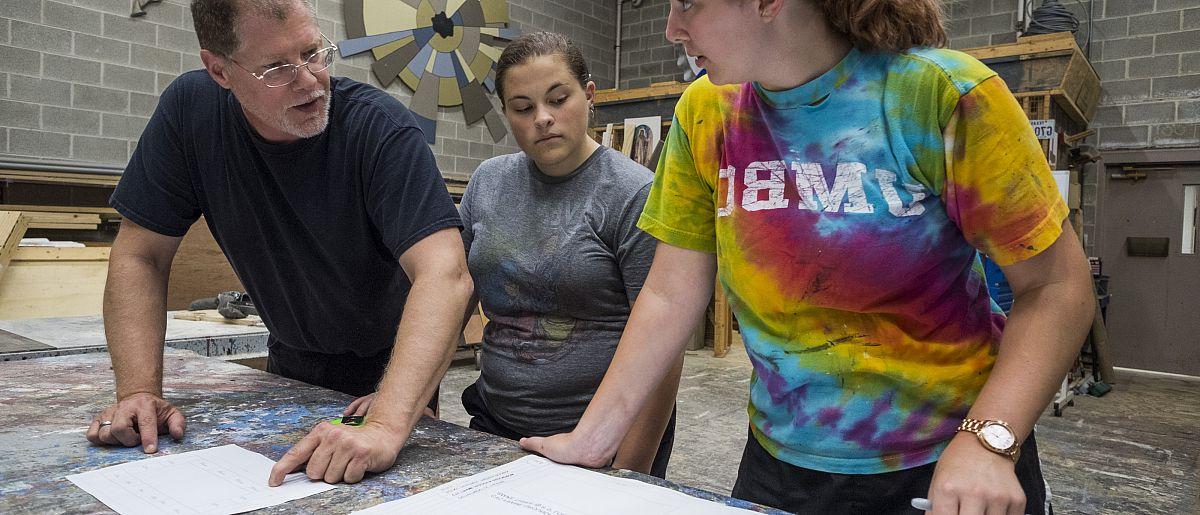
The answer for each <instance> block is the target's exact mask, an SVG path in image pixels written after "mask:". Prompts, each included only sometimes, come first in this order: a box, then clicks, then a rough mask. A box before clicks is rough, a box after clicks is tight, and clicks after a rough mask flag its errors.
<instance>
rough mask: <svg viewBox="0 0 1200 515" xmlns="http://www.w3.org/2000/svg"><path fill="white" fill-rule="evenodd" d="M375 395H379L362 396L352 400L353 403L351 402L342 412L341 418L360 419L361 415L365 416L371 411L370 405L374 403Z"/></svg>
mask: <svg viewBox="0 0 1200 515" xmlns="http://www.w3.org/2000/svg"><path fill="white" fill-rule="evenodd" d="M376 395H379V393H378V392H376V393H372V394H370V395H364V396H362V397H359V398H357V399H354V402H351V403H350V405H349V406H347V407H346V409H344V410H342V416H343V417H349V416H355V417H361V416H363V415H366V414H367V410H369V409H371V403H373V402H375V396H376Z"/></svg>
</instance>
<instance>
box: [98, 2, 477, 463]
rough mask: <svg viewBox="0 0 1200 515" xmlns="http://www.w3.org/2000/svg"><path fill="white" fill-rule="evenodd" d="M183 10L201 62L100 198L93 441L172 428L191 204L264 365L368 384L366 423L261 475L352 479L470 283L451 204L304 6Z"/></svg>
mask: <svg viewBox="0 0 1200 515" xmlns="http://www.w3.org/2000/svg"><path fill="white" fill-rule="evenodd" d="M191 10H192V17H193V19H194V22H195V27H196V35H197V37H198V39H199V41H200V47H201V49H202V50H201V51H200V58H201V60H202V61H203V63H204V67H205V69H204V70H196V71H192V72H188V73H185V74H183V75H181V76H180V77H179V78H178V79H177V80H175V82H173V83H172V84H171V85H170V86H169V87H168V88H167V89H166V90H165V91H163V93H162V96H161V98H160V99H159V104H158V108H157V109H156V110H155V113H154V115H153V117H152V118H151V119H150V121H149V123H148V124H147V126H146V129H145V131H144V132H143V134H142V136H141V138H140V140H139V143H138V147H137V150H136V151H135V152H134V155H133V157H132V158H131V159H130V162H129V165H128V167H127V168H126V170H125V173H124V175H123V176H122V178H121V182H120V184H119V185H118V186H117V189H116V192H115V193H114V194H113V196H112V199H111V204H112V205H113V207H114V208H116V209H117V210H118V211H119V212H120V213H121V214H122V216H124V218H125V221H124V222H123V223H122V226H121V231H120V233H119V234H118V236H117V239H116V241H115V242H114V243H113V249H112V253H111V258H110V264H109V279H108V284H107V288H106V291H105V298H104V321H105V332H106V335H107V337H108V346H109V350H110V352H111V354H112V361H113V371H114V374H115V375H116V390H117V392H116V393H117V402H116V403H115V404H113V405H112V406H109V407H108V408H106V409H105V410H103V411H102V412H101V413H100V414H98V415H97V416H96V417H95V419H94V420H93V421H92V423H91V425H90V426H89V428H88V432H87V437H88V440H90V441H92V442H93V443H97V444H107V445H126V446H136V445H139V444H141V445H142V447H143V450H144V451H145V452H147V453H154V452H156V451H157V450H158V445H157V443H158V440H157V437H158V435H159V434H160V433H169V434H170V435H171V436H172V437H174V438H176V439H178V438H181V437H182V436H183V432H184V426H185V422H184V416H183V415H182V414H181V412H180V411H179V410H178V409H177V408H175V407H174V406H173V405H172V404H171V403H170V402H168V401H167V400H165V399H164V398H163V391H162V370H163V362H162V348H163V335H164V330H165V326H164V324H165V321H164V317H163V312H164V310H165V296H166V287H167V278H168V274H169V271H170V267H171V260H172V258H173V256H174V254H175V251H176V250H177V248H178V246H179V242H180V240H181V239H182V236H183V235H184V234H185V233H186V232H187V230H188V228H189V227H190V226H191V225H192V223H193V222H195V221H196V220H197V219H198V217H199V216H201V215H203V216H204V219H205V222H206V223H207V224H208V226H209V228H210V230H211V231H212V234H213V236H214V237H215V239H216V241H217V243H218V244H219V245H220V246H221V249H222V250H223V251H224V252H225V255H226V256H227V257H228V258H229V262H230V264H232V265H233V268H234V270H235V271H236V272H237V275H238V277H239V278H240V279H241V280H242V283H243V284H244V285H245V287H246V289H247V291H248V292H249V293H250V294H251V296H252V297H253V298H254V302H255V304H256V307H257V308H258V311H259V314H260V315H261V316H262V318H263V321H264V322H265V323H266V325H267V328H268V329H270V332H271V336H270V340H269V342H268V344H269V347H270V351H269V355H268V365H267V368H268V371H271V372H274V373H277V374H280V375H283V376H286V377H290V378H294V379H298V380H301V381H305V382H308V383H311V384H316V385H320V386H325V387H327V388H331V389H335V390H339V391H342V392H345V393H348V394H351V395H356V396H362V395H367V394H371V393H373V392H376V391H378V394H377V397H376V398H375V399H374V402H373V404H372V405H371V408H370V409H371V411H370V414H369V416H368V417H367V420H366V422H365V423H364V424H363V425H361V426H357V427H349V426H345V425H337V426H335V425H332V424H328V423H322V424H320V425H318V426H317V428H315V429H314V430H313V431H312V433H310V434H309V435H308V436H307V437H305V438H304V439H303V440H301V441H300V442H299V443H298V444H297V445H296V446H295V447H293V449H292V450H291V451H289V452H288V454H287V455H286V456H285V457H284V459H282V460H280V463H279V465H278V466H277V467H276V469H277V470H275V471H273V473H272V476H271V479H270V482H271V483H272V484H278V483H279V481H280V480H281V479H282V476H283V474H284V473H286V472H291V470H292V469H295V468H297V467H299V466H300V465H302V464H304V463H305V462H307V463H308V466H307V472H308V474H309V476H310V477H312V478H314V479H324V480H325V481H328V482H331V483H332V482H338V481H343V480H344V481H347V482H355V481H358V480H360V479H362V477H363V474H364V473H365V472H368V471H371V472H376V471H381V470H384V469H387V468H388V467H390V466H391V465H392V463H393V462H394V461H395V459H396V455H397V454H398V453H399V451H400V449H401V447H402V446H403V444H404V442H405V440H406V439H407V438H408V435H409V432H410V431H411V429H412V426H413V424H415V423H416V421H417V419H419V418H420V416H421V414H422V412H423V410H424V408H425V407H426V405H427V401H428V406H429V407H430V408H433V409H436V400H437V396H436V389H437V386H438V383H439V382H440V380H441V377H442V374H443V373H444V372H445V370H446V367H447V366H448V364H449V359H450V356H451V355H452V354H453V350H454V346H455V344H456V343H457V339H458V333H459V330H460V328H461V324H462V321H463V317H464V313H465V311H466V309H467V302H468V300H469V298H470V296H471V293H472V289H471V288H472V286H471V280H470V275H469V274H468V272H467V269H466V264H465V258H464V252H463V244H462V240H461V238H460V237H459V231H458V229H459V227H460V221H459V218H458V213H457V211H456V210H455V207H454V204H453V202H452V201H451V199H450V197H449V194H448V193H447V191H446V187H445V183H444V182H443V180H442V177H441V174H440V173H439V172H438V169H437V166H436V164H435V163H434V159H433V155H432V153H431V152H430V150H429V147H428V145H426V143H425V140H424V138H423V136H422V135H421V133H420V130H419V129H418V128H417V125H416V122H415V120H414V118H413V117H412V116H411V114H410V113H409V112H408V111H407V109H405V108H404V106H403V105H401V104H400V103H399V102H398V101H396V100H395V99H394V98H392V97H391V96H389V95H387V94H386V93H384V92H382V91H379V90H378V89H376V88H373V87H371V86H368V85H364V84H361V83H357V82H355V81H352V80H349V79H346V78H341V77H330V75H329V72H328V70H327V68H328V67H329V65H330V63H331V62H332V59H333V54H334V52H335V51H336V48H335V47H334V45H333V44H332V43H331V42H330V41H329V40H328V39H327V38H325V37H324V36H323V35H322V34H321V33H320V32H319V31H318V28H317V24H316V20H315V17H314V16H313V13H312V8H311V5H309V4H308V2H307V1H306V0H194V1H193V2H192V6H191ZM402 312H403V316H401V313H402ZM391 356H395V357H396V359H394V360H390V362H389V357H391ZM385 368H386V373H385ZM284 469H287V470H284ZM264 479H266V478H264Z"/></svg>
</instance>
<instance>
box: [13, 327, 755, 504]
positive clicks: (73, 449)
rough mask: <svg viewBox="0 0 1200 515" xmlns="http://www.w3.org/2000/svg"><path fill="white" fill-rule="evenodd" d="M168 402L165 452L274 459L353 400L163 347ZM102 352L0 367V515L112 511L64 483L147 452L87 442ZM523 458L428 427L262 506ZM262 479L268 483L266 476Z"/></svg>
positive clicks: (341, 496) (107, 384)
mask: <svg viewBox="0 0 1200 515" xmlns="http://www.w3.org/2000/svg"><path fill="white" fill-rule="evenodd" d="M164 361H165V369H164V370H165V372H164V375H165V382H164V383H165V395H166V397H167V398H168V399H169V400H170V401H172V402H173V403H174V404H175V405H176V406H178V407H179V408H180V409H181V410H183V412H184V414H185V415H186V416H187V423H188V425H187V434H186V436H185V437H184V439H183V441H182V442H172V441H171V440H170V438H169V437H164V439H163V440H161V442H162V443H161V444H160V451H159V452H160V453H180V452H187V451H193V450H198V449H204V448H208V447H214V446H218V445H225V444H231V443H232V444H237V445H240V446H242V447H245V448H247V449H250V450H252V451H255V452H259V453H262V454H263V455H265V456H267V457H269V458H271V459H278V458H279V457H280V456H282V455H283V453H284V452H286V451H287V449H288V448H289V447H290V446H291V444H292V443H293V442H295V441H297V440H299V439H300V438H301V437H302V436H304V435H305V434H306V433H307V431H308V430H309V428H311V427H312V426H313V425H314V424H316V423H317V422H319V421H321V420H323V419H326V418H330V417H334V416H337V415H339V414H340V413H341V410H342V409H343V408H344V407H345V406H346V405H347V404H348V403H349V402H350V400H351V397H349V396H347V395H344V394H341V393H337V392H333V391H330V390H325V389H322V388H318V387H315V386H310V385H306V384H303V383H300V382H296V381H291V380H288V379H284V378H282V377H279V376H275V375H272V374H268V373H265V372H261V371H258V370H254V369H251V368H247V367H243V366H240V365H236V364H233V363H227V362H224V361H220V360H218V359H214V358H206V357H203V356H199V355H197V354H195V353H192V352H188V351H182V350H176V349H166V356H165V360H164ZM112 392H113V378H112V372H111V370H110V368H109V356H108V354H107V353H90V354H76V355H69V356H57V357H50V358H41V359H31V360H25V361H9V362H0V449H3V450H4V453H5V454H4V459H3V460H0V513H6V514H8V513H38V514H41V513H64V512H65V513H92V512H108V509H107V507H105V506H104V505H103V504H101V503H100V502H99V501H97V500H96V499H95V498H94V497H92V496H91V495H88V494H87V493H86V492H84V491H83V490H80V489H79V488H77V487H75V485H73V484H72V483H70V482H69V481H67V480H66V479H64V477H65V476H66V475H68V474H74V473H78V472H84V471H87V470H93V469H97V468H101V467H106V466H109V465H115V464H118V463H124V462H127V461H132V460H138V459H143V458H144V457H145V455H144V454H142V452H141V450H140V449H137V448H132V449H126V448H112V447H97V446H93V445H90V444H89V443H88V442H87V440H86V439H85V438H84V431H85V429H86V427H85V426H86V424H87V423H88V422H89V421H90V420H91V417H92V416H93V415H94V414H95V413H96V412H98V411H99V410H101V409H103V408H104V407H105V406H106V405H107V404H109V403H110V402H111V401H112V398H113V397H112V395H113V394H112ZM523 455H525V453H524V452H523V451H521V450H520V449H519V448H518V447H517V445H516V443H515V442H512V441H509V440H505V439H503V438H499V437H495V436H492V435H488V434H485V433H481V432H477V431H473V430H470V429H466V428H463V427H461V426H456V425H454V424H450V423H448V422H443V421H434V420H430V419H423V420H422V421H421V423H420V424H419V425H418V426H417V428H416V429H415V430H414V431H413V435H412V438H411V439H410V441H409V443H408V445H407V446H406V447H405V448H404V450H403V451H402V452H401V454H400V457H399V459H398V460H397V462H396V466H394V467H392V468H391V469H390V470H388V471H387V472H384V473H382V474H379V475H375V476H368V478H367V479H365V480H364V481H363V482H361V483H359V484H355V485H347V486H342V487H339V488H335V489H333V490H330V491H327V492H324V493H321V494H318V495H315V496H312V497H307V498H304V499H299V500H296V501H292V502H289V503H286V504H282V505H279V506H275V507H272V508H267V509H265V510H262V511H264V512H278V513H295V512H304V513H348V512H351V511H354V510H358V509H362V508H366V507H369V506H373V505H375V504H379V503H381V502H385V501H389V500H393V499H398V498H401V497H405V496H408V495H411V494H414V493H418V492H421V491H424V490H426V489H429V488H432V487H434V486H437V485H440V484H442V483H445V482H447V481H450V480H453V479H456V478H459V477H464V476H469V475H472V474H476V473H478V472H482V471H484V470H487V469H489V468H491V467H495V466H498V465H501V464H504V463H507V462H509V461H512V460H514V459H517V458H519V457H521V456H523ZM609 473H611V474H614V475H619V476H624V477H633V478H636V479H641V480H645V481H647V482H651V483H654V484H658V485H660V486H666V487H668V488H672V489H675V490H679V491H682V492H685V493H688V494H691V495H694V496H697V497H701V498H705V499H710V500H713V501H717V502H721V503H725V504H728V505H731V506H739V507H743V508H749V509H753V510H755V511H760V512H768V510H765V509H763V508H761V507H757V506H752V505H750V504H748V503H746V502H745V501H739V500H735V499H730V498H728V497H725V496H720V495H716V494H712V493H709V492H704V491H701V490H696V489H692V488H687V487H683V486H679V485H675V484H672V483H668V482H665V481H661V480H658V479H655V478H651V477H648V476H643V475H641V474H635V473H630V472H625V471H610V472H609ZM263 481H266V478H263Z"/></svg>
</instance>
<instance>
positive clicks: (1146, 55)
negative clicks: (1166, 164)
mask: <svg viewBox="0 0 1200 515" xmlns="http://www.w3.org/2000/svg"><path fill="white" fill-rule="evenodd" d="M1018 1H1019V0H959V1H956V2H953V3H950V4H949V6H948V9H949V11H950V20H951V21H950V25H949V29H950V35H951V38H952V39H951V46H953V47H954V48H967V47H975V46H982V45H988V44H997V43H1004V42H1010V41H1015V40H1016V31H1015V30H1014V29H1013V27H1014V26H1015V24H1016V12H1017V3H1018ZM1062 3H1063V5H1064V6H1066V7H1067V8H1068V9H1070V10H1071V11H1072V12H1073V13H1075V16H1076V17H1077V18H1078V19H1079V21H1080V28H1079V32H1077V33H1076V35H1075V36H1076V37H1075V39H1076V40H1077V41H1078V42H1079V45H1080V47H1083V48H1086V47H1087V46H1088V31H1089V29H1090V30H1091V45H1090V57H1091V60H1092V64H1093V66H1095V68H1096V72H1097V73H1099V74H1100V80H1101V81H1102V89H1103V93H1102V96H1101V99H1100V108H1099V109H1098V111H1097V113H1096V117H1095V119H1094V120H1093V121H1092V126H1093V127H1096V128H1097V131H1098V136H1099V137H1098V142H1099V145H1100V148H1102V149H1130V148H1170V147H1195V146H1200V0H1091V1H1084V2H1082V4H1080V3H1079V2H1076V1H1074V0H1064V1H1063V2H1062ZM1038 4H1040V2H1038ZM1089 7H1090V8H1091V12H1092V23H1091V24H1090V26H1089V23H1088V8H1089Z"/></svg>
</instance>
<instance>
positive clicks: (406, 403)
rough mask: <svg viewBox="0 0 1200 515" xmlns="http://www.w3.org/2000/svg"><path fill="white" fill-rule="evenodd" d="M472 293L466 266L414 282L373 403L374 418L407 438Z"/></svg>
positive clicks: (442, 371)
mask: <svg viewBox="0 0 1200 515" xmlns="http://www.w3.org/2000/svg"><path fill="white" fill-rule="evenodd" d="M472 293H473V289H472V284H471V279H470V275H469V274H468V273H467V272H466V270H465V269H464V270H462V273H461V274H457V275H455V276H450V277H431V278H417V279H416V280H415V281H414V282H413V285H412V288H411V289H410V290H409V293H408V301H407V302H406V303H405V306H404V315H403V317H402V318H401V320H400V327H399V329H398V330H397V331H396V344H395V348H394V349H393V350H392V357H391V360H390V361H389V363H388V367H387V371H386V372H385V373H384V375H383V379H382V380H381V381H380V383H379V389H378V391H379V394H378V398H377V399H376V401H375V402H374V403H372V405H371V417H372V418H373V419H375V420H377V421H379V422H381V423H384V424H385V425H387V426H389V427H391V428H392V429H393V430H395V431H399V432H402V433H404V437H405V438H407V434H408V432H409V431H411V430H412V426H413V425H414V424H415V423H416V421H417V420H418V419H419V418H420V417H421V413H422V412H423V409H424V407H425V404H426V403H427V402H428V401H429V398H430V397H431V396H432V395H433V393H434V391H436V390H437V387H438V385H439V384H440V383H441V380H442V376H443V375H445V373H446V369H447V368H448V367H449V365H450V358H451V357H452V356H453V355H454V348H455V346H456V345H457V343H458V335H459V334H460V333H461V332H462V319H461V318H460V317H459V315H458V314H459V313H466V312H467V307H468V304H469V300H470V299H471V298H472V297H471V295H472ZM452 313H453V315H451V314H452Z"/></svg>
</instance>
